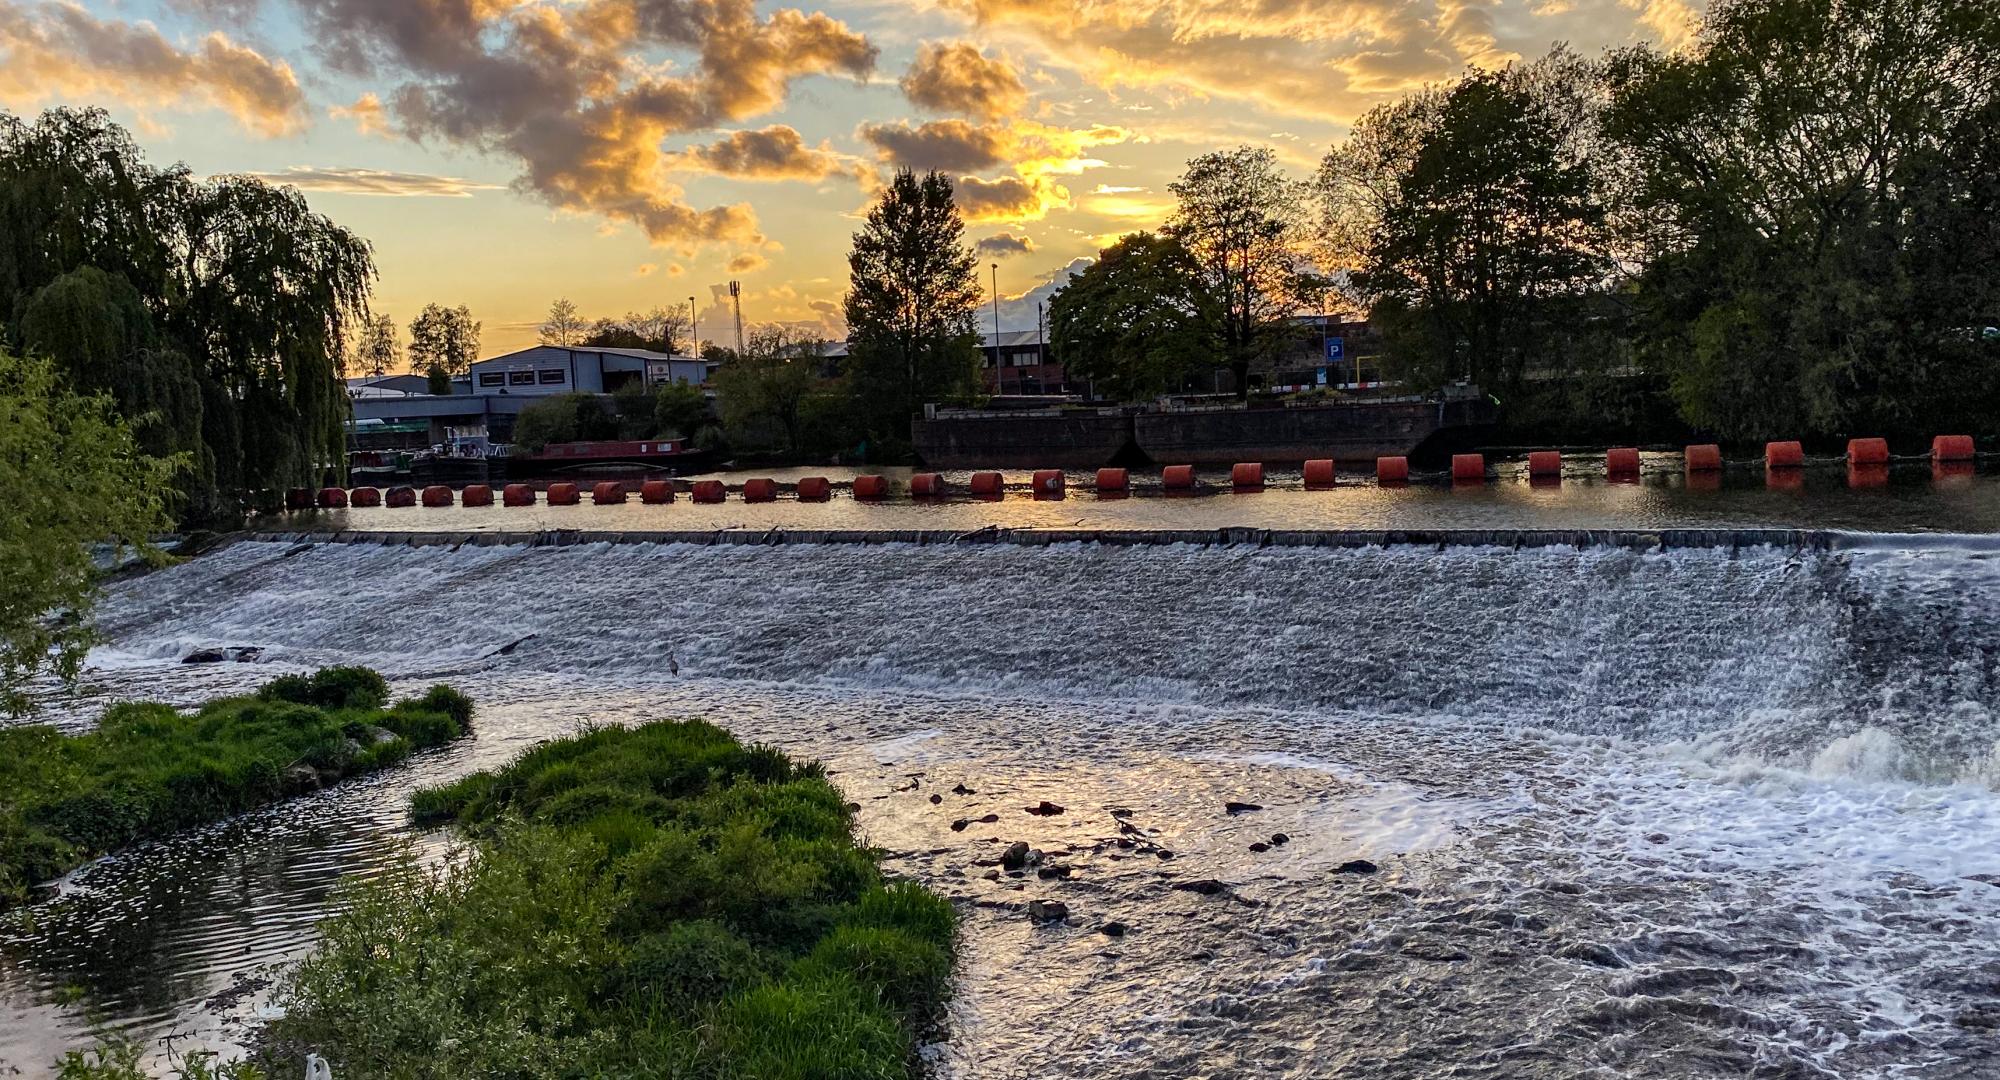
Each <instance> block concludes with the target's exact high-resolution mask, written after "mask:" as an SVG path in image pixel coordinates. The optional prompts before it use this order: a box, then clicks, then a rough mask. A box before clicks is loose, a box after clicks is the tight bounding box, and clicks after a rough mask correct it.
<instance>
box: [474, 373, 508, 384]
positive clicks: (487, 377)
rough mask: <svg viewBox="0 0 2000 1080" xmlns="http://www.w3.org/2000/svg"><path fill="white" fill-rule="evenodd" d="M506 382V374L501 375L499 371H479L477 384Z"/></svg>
mask: <svg viewBox="0 0 2000 1080" xmlns="http://www.w3.org/2000/svg"><path fill="white" fill-rule="evenodd" d="M506 384H507V376H505V375H502V374H501V373H500V372H497V371H482V372H480V373H479V385H481V386H505V385H506Z"/></svg>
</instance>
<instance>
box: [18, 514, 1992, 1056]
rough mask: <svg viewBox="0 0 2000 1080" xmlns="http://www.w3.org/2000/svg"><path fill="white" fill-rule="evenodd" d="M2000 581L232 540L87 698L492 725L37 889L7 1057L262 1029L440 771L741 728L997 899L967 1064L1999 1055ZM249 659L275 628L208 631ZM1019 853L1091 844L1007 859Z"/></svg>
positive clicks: (1356, 562) (121, 638) (990, 550)
mask: <svg viewBox="0 0 2000 1080" xmlns="http://www.w3.org/2000/svg"><path fill="white" fill-rule="evenodd" d="M1996 601H2000V562H1996V561H1995V560H1994V559H1993V558H1992V557H1989V555H1988V554H1986V553H1985V552H1984V551H1982V550H1980V547H1979V546H1978V545H1974V544H1971V543H1966V544H1963V545H1960V544H1957V543H1955V542H1953V541H1951V540H1950V539H1949V538H1943V539H1942V540H1933V541H1931V542H1928V543H1926V544H1922V545H1917V544H1904V543H1900V542H1898V541H1897V540H1895V539H1894V538H1878V539H1875V540H1871V541H1867V542H1864V543H1861V544H1860V546H1858V547H1856V548H1852V549H1849V550H1841V551H1836V552H1814V553H1804V552H1792V551H1786V550H1776V549H1746V550H1743V551H1741V552H1737V553H1734V554H1732V553H1730V552H1728V551H1726V550H1716V551H1705V550H1674V551H1669V552H1663V553H1641V552H1636V551H1631V550H1625V549H1612V548H1605V549H1582V550H1578V549H1569V548H1544V549H1527V550H1521V551H1513V550H1507V549H1501V548H1476V547H1475V548H1453V549H1448V550H1435V549H1431V548H1414V547H1388V548H1371V549H1357V550H1330V549H1283V550H1276V549H1272V550H1256V549H1250V548H1229V547H1194V546H1184V547H1172V546H1169V547H1148V548H1110V547H1099V546H1095V545H1069V546H1057V547H1048V548H1031V547H1015V546H1010V545H981V546H971V545H967V546H932V547H907V546H893V545H892V546H883V547H861V546H811V545H801V546H787V547H780V548H747V547H694V546H655V545H643V544H632V545H610V544H600V545H581V546H574V547H564V548H545V547H534V548H530V547H485V548H480V547H465V548H462V549H459V550H451V549H449V548H444V547H437V548H406V547H393V548H385V547H377V546H361V545H349V544H320V545H315V546H312V547H310V548H307V549H303V550H302V549H299V548H295V547H294V546H292V545H290V544H286V543H260V542H246V543H239V544H236V545H233V546H230V547H228V548H225V549H223V550H221V551H219V552H216V553H214V554H211V555H207V556H203V557H201V558H198V559H195V560H192V561H190V562H188V563H185V564H183V565H180V566H178V567H175V568H172V569H169V570H165V571H162V572H159V573H155V574H152V575H149V576H146V577H143V578H138V579H134V580H131V581H127V582H124V583H122V584H120V585H118V586H116V587H115V588H114V589H113V590H112V592H111V594H110V596H109V597H108V598H107V601H106V603H105V604H104V606H103V607H102V609H101V612H100V621H101V623H102V626H103V628H104V630H105V632H106V634H107V636H108V642H107V644H106V645H104V646H103V647H101V648H99V649H98V650H96V651H95V652H94V653H93V656H92V668H91V672H90V678H89V686H88V687H87V689H86V690H85V692H84V694H83V695H82V696H80V697H75V698H55V697H53V696H52V697H51V699H50V715H51V717H52V718H53V719H56V720H57V721H59V722H61V723H63V724H66V725H75V726H82V725H87V724H88V723H90V722H92V721H93V720H94V717H95V715H96V713H97V711H98V710H99V709H100V708H101V706H102V703H103V702H104V701H105V700H109V699H113V698H125V697H133V696H144V697H156V698H161V699H165V700H169V701H174V702H178V703H185V704H191V703H194V702H196V701H199V700H201V699H202V698H204V697H207V696H210V695H212V694H215V693H218V692H223V691H234V690H241V689H247V688H249V687H252V686H254V685H257V684H258V683H260V682H262V681H264V680H266V679H268V678H270V677H271V676H273V675H275V674H277V673H279V672H281V671H287V670H294V669H297V668H304V667H313V666H319V665H323V664H328V663H363V664H369V665H371V666H374V667H377V668H379V669H380V670H382V671H383V672H385V673H386V674H388V675H389V676H390V677H391V678H392V680H393V681H394V682H395V683H396V685H397V687H398V689H399V690H417V689H420V688H421V687H423V686H424V685H427V684H429V683H431V682H435V681H449V682H452V683H454V684H455V685H458V686H461V687H463V688H465V689H467V690H468V691H469V692H471V693H472V694H473V696H474V697H475V698H476V699H477V701H478V704H479V709H480V711H479V714H478V716H477V717H476V719H475V725H476V733H475V735H474V736H473V737H472V738H470V739H468V740H465V741H464V742H462V743H461V744H459V745H456V746H453V747H449V748H446V749H443V750H440V751H437V752H434V753H432V754H429V755H427V756H424V757H422V758H420V759H418V760H417V761H415V762H413V763H412V765H411V766H410V767H408V768H404V769H400V770H396V771H393V772H392V773H391V774H389V775H383V776H378V777H375V778H372V779H368V780H364V781H361V782H358V783H352V784H348V785H343V786H342V787H340V788H338V789H335V790H332V791H328V792H323V793H320V794H318V795H315V796H313V797H310V798H307V799H304V800H300V801H298V802H295V803H292V804H289V805H286V806H283V807H280V808H277V809H273V810H270V811H267V812H264V813H258V814H252V815H249V816H247V817H245V818H242V819H239V820H236V821H233V822H229V823H226V824H223V825H219V826H216V827H214V828H211V829H207V830H203V831H200V832H197V833H194V834H191V835H186V836H183V837H179V838H176V839H174V840H172V841H169V842H165V843H160V844H153V845H147V846H144V847H141V848H138V849H136V850H134V851H132V852H130V853H127V854H126V855H124V856H121V857H119V858H117V859H113V860H107V861H104V862H101V863H99V864H96V865H94V866H92V867H89V868H87V869H86V870H84V871H82V872H80V873H78V874H76V875H73V876H72V877H71V879H69V880H67V881H65V882H63V883H62V886H61V890H60V893H59V895H57V896H55V897H53V898H51V899H48V900H46V901H44V902H42V903H39V904H37V905H35V906H33V907H32V908H30V909H27V910H25V911H23V912H17V913H15V914H14V915H12V916H9V917H6V918H5V919H4V920H0V1074H4V1073H5V1072H6V1071H7V1070H8V1069H9V1068H11V1069H13V1070H16V1071H18V1072H19V1073H21V1074H23V1075H29V1076H34V1075H41V1074H43V1073H44V1072H45V1071H46V1068H47V1063H48V1062H49V1061H50V1060H51V1059H53V1058H54V1057H55V1056H56V1055H57V1054H59V1053H60V1052H61V1051H62V1049H64V1048H65V1047H67V1046H72V1045H78V1044H81V1043H84V1042H87V1041H88V1040H89V1038H90V1036H91V1033H92V1031H93V1030H94V1029H96V1028H100V1027H109V1028H115V1029H119V1030H123V1031H126V1032H129V1033H131V1034H134V1035H138V1036H142V1037H145V1038H148V1039H154V1038H157V1037H159V1036H162V1035H165V1034H168V1033H177V1034H179V1035H180V1036H182V1037H183V1040H182V1042H181V1044H180V1045H182V1046H187V1045H208V1046H214V1047H219V1048H222V1049H225V1050H227V1049H230V1048H232V1047H235V1046H237V1045H239V1042H240V1040H241V1039H242V1038H243V1036H244V1033H245V1032H246V1031H247V1030H248V1028H249V1026H251V1025H253V1024H254V1023H255V1019H256V1014H257V1010H258V1009H259V1007H260V1006H261V1005H262V1004H263V1000H264V998H263V994H262V992H261V990H260V987H261V985H262V981H261V979H262V973H263V972H264V971H265V970H266V969H267V966H268V965H271V964H273V963H277V962H281V961H283V960H284V959H286V958H288V957H295V956H297V955H299V954H300V953H301V952H302V951H304V950H306V949H309V948H310V947H311V941H312V931H311V926H312V923H313V921H314V920H315V919H317V918H319V917H321V916H323V915H324V914H325V913H326V902H327V899H328V896H329V892H330V890H331V889H332V888H333V886H334V885H335V883H336V882H337V881H339V880H340V879H341V878H342V877H344V876H350V875H366V874H369V873H372V872H375V871H376V870H377V869H379V868H380V867H381V866H382V865H384V863H385V861H386V860H387V859H389V858H390V857H391V855H392V853H393V851H394V850H395V847H396V845H397V844H399V843H404V842H412V841H414V842H416V843H419V844H420V845H424V846H426V847H427V848H429V849H431V850H435V849H436V848H437V847H438V846H439V844H440V841H438V840H437V839H436V838H435V837H420V836H413V835H412V834H411V833H410V832H409V831H408V830H407V829H406V828H405V826H404V821H403V816H402V807H403V804H404V799H405V798H406V796H407V794H408V793H409V791H410V790H411V789H412V788H414V787H416V786H418V785H422V784H428V783H435V782H438V781H440V780H443V779H447V778H450V777H453V776H457V775H461V774H463V773H465V772H467V771H470V770H473V769H478V768H483V767H490V766H494V765H498V764H500V763H502V762H504V761H506V760H507V759H508V758H510V757H511V756H513V755H514V754H516V753H518V752H519V751H520V750H521V749H522V748H524V747H526V746H528V745H531V744H532V743H533V742H534V741H536V740H539V739H544V738H548V737H550V736H553V735H558V734H561V733H564V732H567V731H570V730H572V729H574V728H575V727H576V726H578V725H580V724H583V723H586V722H604V721H617V722H625V721H641V720H645V719H650V718H655V717H662V716H679V715H702V716H707V717H710V718H713V719H715V720H717V721H719V722H721V723H723V724H725V725H726V726H728V727H730V728H731V729H733V730H735V731H737V732H738V733H740V734H741V735H743V736H745V737H746V738H750V739H757V740H764V741H768V742H771V743H774V744H776V745H779V746H781V747H784V748H785V749H787V750H788V751H792V752H795V753H800V754H805V755H810V756H815V757H819V758H822V759H824V760H825V761H827V762H828V764H829V766H830V767H831V768H832V770H833V772H834V779H835V780H836V782H838V783H839V784H841V785H842V787H843V788H844V789H845V790H846V791H847V793H848V795H849V797H850V798H851V799H853V800H854V801H855V802H857V803H858V804H859V805H860V806H861V811H860V814H859V821H860V824H861V827H862V829H863V830H864V831H865V833H866V834H867V837H868V839H869V840H870V841H871V842H873V843H874V844H876V845H878V846H880V847H882V848H884V849H886V850H887V851H888V852H890V856H889V860H888V865H889V866H890V868H891V869H892V870H893V871H895V872H898V873H903V874H908V875H912V876H915V877H917V878H919V879H921V880H923V881H924V882H925V883H927V884H929V885H930V886H932V887H933V888H936V889H938V890H939V891H940V892H942V893H945V894H946V895H949V896H951V897H953V898H954V899H956V900H957V901H959V903H960V906H961V910H962V911H963V912H964V914H965V921H964V925H965V932H964V947H963V961H962V965H961V974H962V978H961V982H960V988H959V994H958V997H957V1000H956V1003H955V1005H954V1006H953V1010H952V1016H951V1030H950V1038H949V1040H948V1041H947V1042H945V1043H943V1044H941V1045H939V1046H937V1047H933V1048H932V1054H933V1056H934V1057H935V1059H936V1061H937V1063H938V1065H939V1069H940V1071H941V1072H942V1073H943V1074H944V1075H946V1076H952V1077H968V1078H970V1077H1003V1078H1013V1077H1022V1078H1029V1077H1033V1078H1040V1077H1051V1078H1053V1077H1161V1078H1164V1077H1182V1076H1193V1075H1200V1076H1215V1077H1273V1078H1276V1077H1298V1078H1303V1077H1317V1076H1336V1075H1337V1076H1342V1077H1368V1078H1373V1077H1381V1078H1391V1077H1399V1078H1400V1077H1417V1076H1423V1077H1627V1076H1632V1077H1662V1078H1665V1077H1725V1076H1727V1077H1745V1076H1757V1077H1801V1078H1804V1077H1851V1078H1860V1077H1885V1078H1886V1077H1937V1078H1960V1077H1963V1078H1972V1077H1992V1076H1995V1075H2000V795H1996V793H1995V786H1996V783H2000V749H1996V740H2000V725H1996V721H1995V717H1994V715H1993V709H1994V706H1995V703H1996V700H2000V667H1996V665H2000V603H1996ZM510 643H513V644H515V647H514V648H513V649H512V650H511V651H509V652H506V653H502V652H501V650H502V648H503V647H505V646H507V645H509V644H510ZM210 645H223V646H227V645H255V646H260V647H262V648H263V650H264V652H263V659H262V661H261V662H259V663H255V664H228V665H214V666H200V667H186V666H182V665H180V664H179V663H178V660H179V658H180V657H181V656H182V655H184V654H185V653H186V652H187V651H189V650H191V649H193V648H196V647H202V646H210ZM958 786H963V787H964V788H966V789H970V790H971V791H972V792H973V794H957V793H955V792H954V789H955V788H956V787H958ZM933 796H938V797H940V799H941V801H940V802H938V803H933V802H932V801H931V799H932V797H933ZM1045 799H1046V800H1049V801H1052V802H1055V803H1058V804H1060V805H1062V806H1063V807H1065V808H1066V809H1065V812H1064V813H1062V814H1061V815H1057V816H1049V817H1042V816H1035V815H1030V814H1028V813H1026V812H1025V810H1024V808H1025V807H1029V806H1034V805H1036V804H1037V803H1039V802H1040V801H1042V800H1045ZM1229 802H1237V803H1248V804H1255V805H1256V806H1258V807H1259V809H1255V810H1248V811H1242V812H1238V813H1230V812H1229V811H1228V809H1227V808H1226V807H1225V804H1226V803H1229ZM987 814H995V815H998V820H997V821H995V822H993V823H985V822H981V821H979V820H978V819H979V818H981V817H983V816H985V815H987ZM959 821H966V822H969V825H968V826H967V827H965V828H964V829H963V830H954V829H953V828H952V826H953V824H954V823H955V822H959ZM1277 834H1283V835H1284V837H1285V838H1286V840H1285V842H1283V843H1275V842H1274V837H1275V836H1276V835H1277ZM1014 840H1026V841H1028V842H1030V843H1031V844H1033V845H1035V846H1036V847H1038V848H1040V849H1042V850H1043V851H1045V852H1046V853H1047V854H1048V861H1049V863H1050V864H1051V865H1054V866H1060V867H1064V868H1067V870H1068V872H1069V877H1067V878H1066V879H1062V878H1057V879H1048V880H1044V879H1041V878H1038V877H1035V876H1030V877H1028V878H1026V879H1023V880H1012V879H1008V878H1004V877H1003V878H1001V879H1000V880H997V881H995V880H989V879H988V878H987V877H986V873H987V870H988V868H989V864H990V862H991V861H992V860H994V859H995V858H997V856H998V854H999V852H1000V850H1002V848H1004V846H1005V845H1006V844H1007V843H1010V842H1012V841H1014ZM1253 844H1254V845H1258V846H1260V847H1263V848H1264V850H1252V845H1253ZM1357 861H1365V863H1366V864H1367V866H1372V868H1373V869H1372V871H1369V870H1367V868H1366V867H1365V866H1361V865H1356V863H1357ZM1210 882H1213V883H1214V884H1209V883H1210ZM1197 884H1199V885H1200V888H1185V887H1181V886H1189V885H1197ZM1044 898H1045V899H1058V900H1062V901H1063V902H1065V903H1066V904H1067V905H1068V907H1069V909H1070V911H1071V912H1072V914H1073V918H1072V920H1071V923H1072V924H1073V925H1061V926H1036V925H1033V924H1031V923H1030V922H1029V920H1028V919H1027V917H1026V915H1025V912H1024V910H1023V909H1024V908H1025V905H1026V903H1027V901H1029V900H1032V899H1044ZM1113 920H1115V921H1118V922H1122V923H1124V924H1125V925H1126V926H1127V927H1129V931H1128V932H1127V933H1126V934H1125V935H1123V936H1122V937H1114V936H1110V935H1107V934H1104V933H1102V932H1100V927H1101V926H1102V925H1103V924H1104V923H1105V922H1107V921H1113ZM156 1045H157V1044H156Z"/></svg>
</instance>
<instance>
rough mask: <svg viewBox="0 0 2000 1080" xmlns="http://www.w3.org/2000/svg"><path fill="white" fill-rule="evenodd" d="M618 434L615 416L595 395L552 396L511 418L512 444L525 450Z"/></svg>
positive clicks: (526, 407)
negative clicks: (512, 421) (512, 426)
mask: <svg viewBox="0 0 2000 1080" xmlns="http://www.w3.org/2000/svg"><path fill="white" fill-rule="evenodd" d="M618 434H619V429H618V417H617V415H616V414H615V413H614V412H613V411H612V410H611V409H610V408H608V407H607V406H606V405H605V403H604V400H603V399H602V398H600V397H599V396H598V395H596V394H581V393H571V394H553V395H550V396H549V397H545V398H542V399H541V400H539V401H536V402H534V403H533V404H530V405H527V406H525V407H523V408H522V409H521V413H520V415H519V416H516V417H515V418H514V442H515V444H516V445H518V446H522V447H526V448H527V449H529V450H540V449H541V448H542V447H544V446H547V445H548V444H550V443H563V442H578V441H584V440H592V439H615V438H617V437H618Z"/></svg>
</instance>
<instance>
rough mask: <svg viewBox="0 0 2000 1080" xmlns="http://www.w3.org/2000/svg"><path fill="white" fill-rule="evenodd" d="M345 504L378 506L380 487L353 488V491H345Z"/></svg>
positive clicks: (379, 502) (379, 503)
mask: <svg viewBox="0 0 2000 1080" xmlns="http://www.w3.org/2000/svg"><path fill="white" fill-rule="evenodd" d="M347 505H349V506H380V505H382V489H380V488H372V487H358V488H355V489H354V490H353V491H350V492H348V493H347Z"/></svg>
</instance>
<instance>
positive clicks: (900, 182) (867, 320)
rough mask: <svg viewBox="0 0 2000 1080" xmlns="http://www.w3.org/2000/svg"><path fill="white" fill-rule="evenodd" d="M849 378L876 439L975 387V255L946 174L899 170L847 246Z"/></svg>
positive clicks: (900, 434)
mask: <svg viewBox="0 0 2000 1080" xmlns="http://www.w3.org/2000/svg"><path fill="white" fill-rule="evenodd" d="M847 265H848V271H849V277H850V284H849V288H848V292H847V303H846V315H847V332H848V339H847V341H848V352H847V356H848V377H849V380H850V386H851V389H852V391H853V392H854V395H855V403H856V407H857V410H858V411H859V412H861V413H862V414H863V415H867V416H869V417H870V418H871V420H870V428H871V434H873V435H874V436H875V437H876V438H877V439H887V440H891V441H902V440H906V439H908V438H909V434H910V429H909V420H910V417H911V416H912V415H914V414H915V413H916V412H917V411H918V410H919V409H921V408H922V407H923V406H924V404H925V403H926V402H937V401H948V400H951V399H954V398H960V397H964V396H966V395H968V394H970V393H972V392H973V391H974V389H975V387H976V385H977V380H978V372H979V332H978V330H977V329H976V326H975V320H976V319H977V318H978V312H979V305H980V301H981V298H982V294H981V290H980V288H979V272H978V267H979V257H978V255H977V254H975V253H974V252H973V250H972V248H971V246H970V245H968V244H966V242H965V222H964V221H963V220H961V219H960V218H959V214H958V205H957V203H956V202H955V201H954V200H953V198H952V189H951V180H950V178H948V177H946V176H945V175H944V174H942V173H938V172H931V173H927V174H925V175H924V176H921V177H919V176H917V175H916V174H915V173H913V172H911V171H910V170H908V169H900V170H898V171H897V172H896V177H895V179H894V180H892V181H890V182H889V186H888V187H887V188H885V189H884V190H883V192H882V197H881V199H880V200H879V201H877V202H876V204H875V206H874V208H873V209H871V210H869V211H868V222H867V224H866V225H864V226H863V227H862V229H861V231H860V232H858V233H855V234H854V247H853V250H851V251H850V252H849V253H848V256H847Z"/></svg>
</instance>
